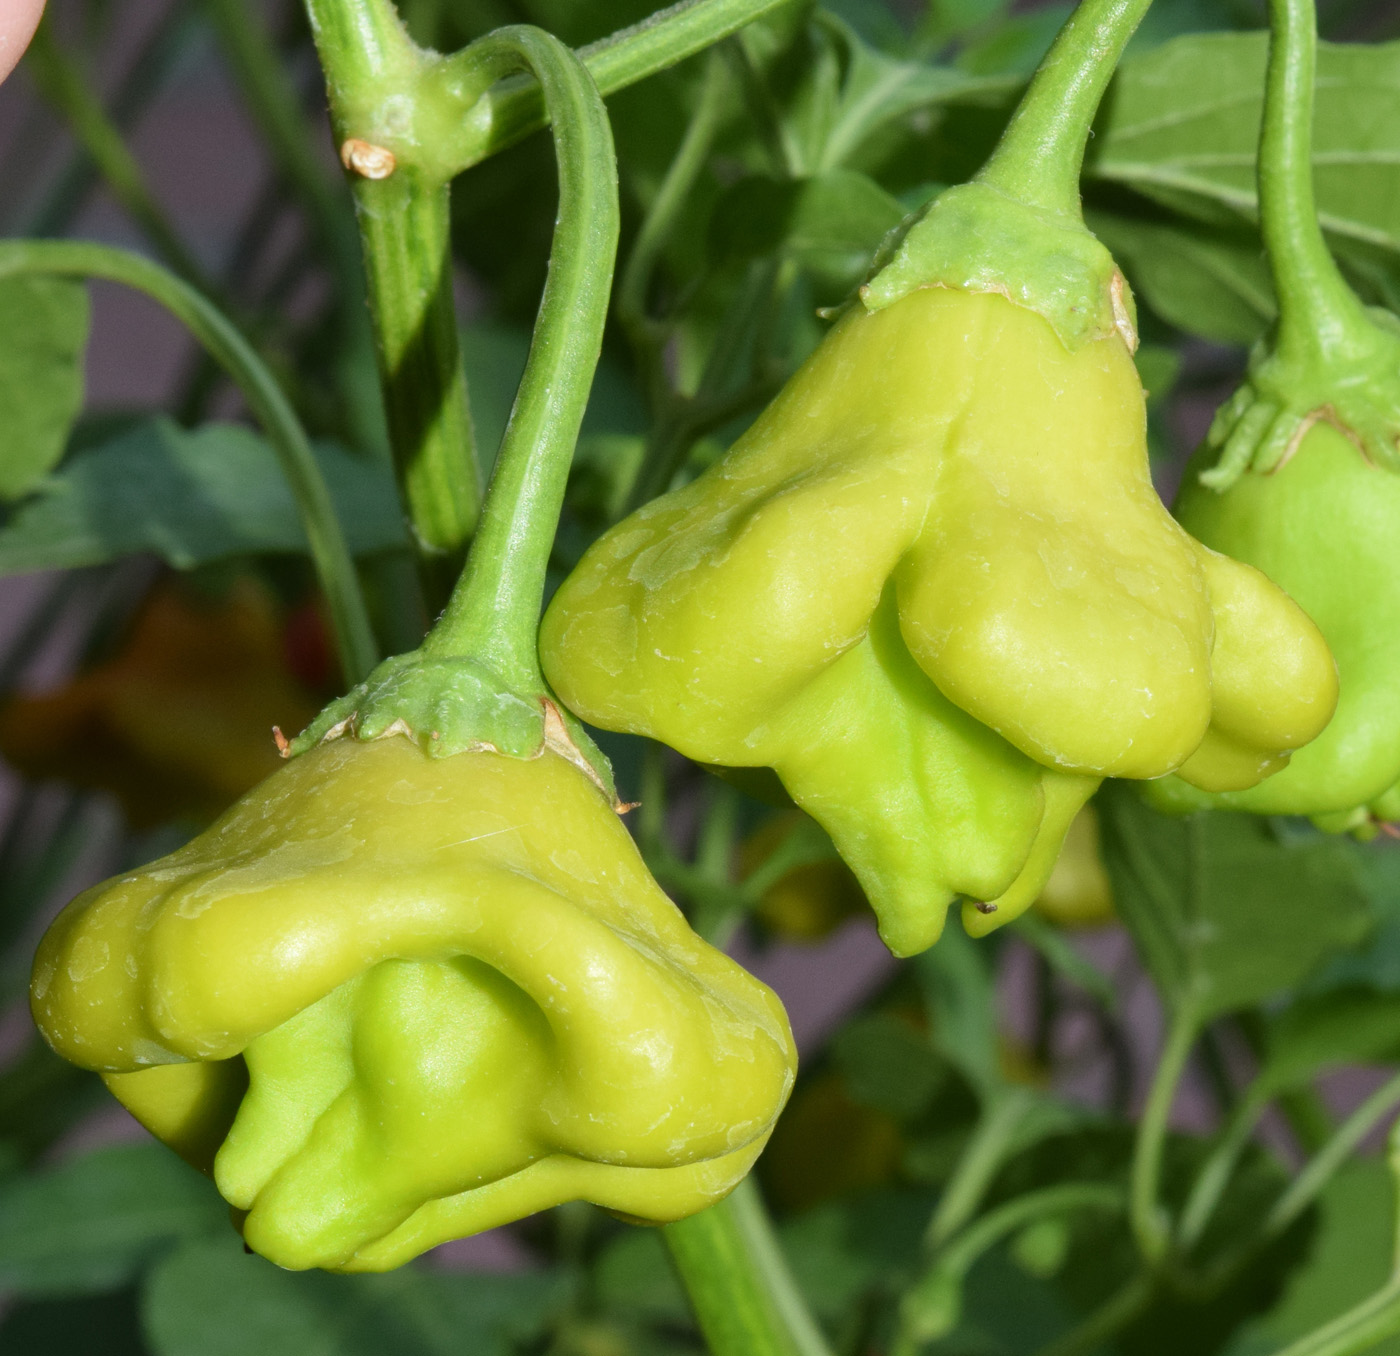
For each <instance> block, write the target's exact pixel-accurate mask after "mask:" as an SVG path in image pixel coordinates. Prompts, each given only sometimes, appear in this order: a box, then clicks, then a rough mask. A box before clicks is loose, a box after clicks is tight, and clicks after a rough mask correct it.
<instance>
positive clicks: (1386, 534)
mask: <svg viewBox="0 0 1400 1356" xmlns="http://www.w3.org/2000/svg"><path fill="white" fill-rule="evenodd" d="M1214 456H1215V453H1214V451H1213V449H1210V448H1202V450H1201V453H1200V454H1198V456H1197V457H1195V458H1194V459H1193V460H1192V463H1191V465H1190V466H1189V467H1188V469H1187V473H1186V478H1185V480H1184V481H1183V483H1182V490H1181V494H1180V496H1179V498H1178V500H1177V504H1176V513H1177V516H1178V517H1179V518H1180V520H1181V521H1182V522H1183V523H1184V524H1185V525H1186V526H1187V528H1188V529H1189V530H1190V531H1192V532H1194V533H1196V535H1198V536H1199V537H1200V538H1201V539H1202V540H1203V541H1207V542H1209V543H1210V544H1211V545H1212V546H1215V547H1217V548H1218V549H1219V550H1222V551H1228V552H1229V553H1230V554H1231V555H1233V556H1238V557H1239V558H1240V559H1242V560H1247V561H1249V562H1250V563H1251V564H1252V565H1255V566H1257V567H1258V568H1259V569H1261V570H1263V571H1264V573H1265V574H1267V575H1268V576H1269V578H1270V579H1273V580H1274V581H1275V582H1276V583H1278V584H1279V585H1280V586H1281V587H1282V588H1284V589H1286V590H1287V591H1288V593H1289V595H1290V596H1291V597H1292V598H1294V599H1295V600H1296V601H1297V602H1298V604H1299V605H1300V606H1301V607H1302V608H1303V609H1304V610H1305V611H1306V612H1307V613H1308V615H1309V616H1310V617H1311V618H1312V619H1313V620H1314V621H1315V622H1316V623H1317V625H1318V626H1319V627H1320V628H1321V630H1322V633H1323V635H1325V636H1326V637H1327V642H1328V644H1329V645H1330V646H1331V648H1332V653H1333V654H1334V655H1335V656H1336V660H1337V669H1338V672H1339V674H1340V678H1341V689H1340V694H1339V697H1338V701H1337V713H1336V715H1335V716H1334V717H1333V719H1332V722H1331V724H1329V725H1328V727H1327V728H1326V729H1325V730H1324V731H1323V732H1322V734H1321V735H1319V736H1318V738H1317V739H1315V740H1314V741H1313V742H1312V743H1311V744H1309V745H1308V746H1307V747H1306V748H1304V749H1300V750H1299V751H1298V752H1297V753H1296V754H1294V755H1293V758H1292V760H1291V761H1290V763H1289V765H1288V767H1287V768H1285V769H1284V770H1283V771H1282V772H1280V773H1278V774H1277V775H1276V776H1274V777H1270V778H1269V780H1268V781H1266V782H1264V783H1262V784H1261V785H1259V786H1256V787H1251V788H1248V789H1245V790H1240V791H1233V792H1231V793H1229V794H1226V795H1220V796H1215V797H1209V798H1207V797H1203V796H1202V795H1201V794H1200V793H1199V792H1198V791H1197V790H1196V789H1195V788H1193V787H1190V786H1184V785H1182V784H1181V783H1180V782H1179V781H1177V780H1176V779H1171V780H1169V781H1167V782H1164V783H1162V784H1161V785H1159V786H1157V787H1154V788H1153V799H1154V800H1155V801H1156V802H1157V803H1158V804H1161V805H1163V806H1166V807H1168V808H1182V809H1194V808H1197V807H1198V806H1199V805H1201V804H1205V803H1211V804H1219V805H1221V806H1223V807H1226V808H1230V809H1239V810H1253V811H1255V812H1256V813H1259V814H1305V815H1312V816H1314V817H1316V818H1317V819H1318V820H1319V822H1321V823H1322V824H1323V825H1324V826H1325V827H1328V828H1338V829H1341V828H1361V829H1363V830H1364V828H1365V826H1366V824H1367V823H1368V822H1369V821H1370V820H1371V818H1372V817H1374V818H1377V819H1382V820H1386V819H1396V818H1400V786H1397V782H1398V781H1400V682H1397V681H1396V675H1397V673H1400V588H1397V587H1396V578H1395V543H1396V540H1397V534H1400V476H1397V475H1396V474H1395V472H1393V471H1391V470H1388V469H1385V468H1383V467H1380V466H1377V465H1375V464H1374V463H1372V462H1371V461H1368V460H1367V459H1366V457H1365V456H1363V455H1362V453H1361V451H1360V450H1359V449H1358V448H1357V447H1356V446H1355V445H1354V444H1353V443H1352V442H1351V441H1350V440H1349V439H1348V438H1347V437H1346V436H1344V435H1343V434H1342V433H1341V432H1339V431H1338V430H1337V429H1336V428H1334V427H1332V425H1330V424H1326V423H1321V422H1319V423H1315V424H1313V425H1312V427H1311V428H1310V429H1308V431H1307V432H1306V434H1304V436H1303V437H1302V439H1301V441H1300V442H1299V444H1298V448H1297V451H1296V452H1294V453H1293V455H1292V456H1290V457H1289V458H1288V460H1287V461H1286V462H1285V463H1284V464H1283V465H1281V466H1279V467H1278V468H1277V469H1275V470H1272V471H1270V472H1267V473H1261V472H1259V471H1253V470H1251V471H1247V472H1245V473H1244V474H1243V475H1242V476H1240V477H1239V479H1238V480H1236V481H1235V482H1234V483H1233V484H1232V485H1230V486H1229V488H1227V489H1226V490H1225V491H1224V492H1223V493H1217V492H1216V491H1215V490H1213V489H1211V488H1209V487H1208V486H1206V485H1203V484H1202V483H1201V482H1200V479H1199V472H1200V471H1201V470H1202V469H1204V468H1205V467H1206V466H1208V465H1209V464H1210V463H1211V462H1212V461H1213V460H1214Z"/></svg>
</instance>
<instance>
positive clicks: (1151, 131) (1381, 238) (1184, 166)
mask: <svg viewBox="0 0 1400 1356" xmlns="http://www.w3.org/2000/svg"><path fill="white" fill-rule="evenodd" d="M1266 46H1267V38H1266V35H1265V34H1263V33H1210V34H1193V35H1191V36H1188V37H1182V38H1177V39H1175V40H1174V41H1172V42H1168V43H1164V44H1163V45H1162V46H1161V47H1158V48H1156V49H1154V50H1152V51H1150V52H1148V53H1146V54H1145V55H1143V56H1140V57H1133V58H1131V59H1129V60H1128V61H1125V62H1124V63H1123V65H1122V67H1121V68H1120V69H1119V73H1118V77H1117V79H1116V80H1115V82H1114V85H1113V88H1112V91H1111V92H1110V95H1109V98H1108V101H1107V102H1106V104H1105V109H1104V113H1103V116H1102V117H1101V119H1100V122H1099V125H1098V127H1097V129H1096V133H1097V134H1096V136H1095V138H1094V140H1093V141H1092V142H1091V144H1090V158H1089V160H1088V162H1087V163H1086V166H1085V172H1086V173H1087V174H1090V175H1092V176H1095V177H1097V178H1100V179H1109V180H1113V181H1115V182H1117V183H1121V184H1127V185H1129V186H1130V187H1132V188H1135V189H1137V190H1138V191H1139V192H1142V193H1146V194H1148V195H1149V196H1152V197H1156V198H1158V199H1159V200H1161V201H1164V202H1167V203H1168V204H1169V205H1172V206H1174V207H1176V208H1177V209H1178V210H1185V211H1188V212H1195V213H1197V214H1198V215H1202V216H1205V217H1207V218H1209V217H1210V215H1211V213H1212V211H1213V210H1218V209H1219V208H1221V207H1224V208H1226V209H1228V210H1230V211H1231V212H1234V213H1238V214H1241V215H1243V216H1245V217H1249V218H1252V217H1253V215H1254V212H1255V205H1256V193H1255V182H1254V155H1255V149H1256V143H1257V142H1258V139H1259V120H1260V110H1261V108H1262V104H1263V88H1264V61H1265V51H1266ZM1313 167H1314V176H1315V179H1316V186H1317V199H1318V209H1319V212H1320V215H1321V217H1322V222H1323V225H1324V226H1325V227H1326V228H1327V230H1328V231H1330V232H1333V233H1334V234H1336V235H1337V236H1340V237H1344V238H1351V239H1354V240H1361V241H1368V242H1370V243H1372V244H1376V245H1382V246H1385V247H1387V248H1389V249H1400V43H1393V42H1392V43H1379V44H1375V45H1369V44H1368V45H1343V44H1333V43H1321V44H1320V45H1319V48H1318V61H1317V104H1316V112H1315V115H1314V119H1313Z"/></svg>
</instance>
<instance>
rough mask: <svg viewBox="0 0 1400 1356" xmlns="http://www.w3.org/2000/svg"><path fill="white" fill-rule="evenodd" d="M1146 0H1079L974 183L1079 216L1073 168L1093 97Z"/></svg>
mask: <svg viewBox="0 0 1400 1356" xmlns="http://www.w3.org/2000/svg"><path fill="white" fill-rule="evenodd" d="M1150 3H1151V0H1080V4H1079V7H1078V8H1077V9H1076V10H1075V11H1074V13H1073V14H1071V15H1070V17H1069V19H1068V20H1067V22H1066V23H1065V26H1064V27H1063V28H1062V29H1061V30H1060V33H1059V36H1058V37H1056V39H1055V41H1054V44H1053V45H1052V46H1051V48H1050V50H1049V52H1047V53H1046V55H1045V59H1044V60H1043V61H1042V62H1041V63H1040V66H1039V68H1038V69H1037V70H1036V73H1035V75H1034V76H1033V77H1032V79H1031V83H1030V87H1029V88H1028V89H1027V90H1026V93H1025V95H1024V96H1023V97H1022V99H1021V102H1020V104H1019V105H1018V106H1017V108H1016V112H1015V113H1014V114H1012V117H1011V122H1010V123H1009V124H1008V126H1007V128H1006V131H1005V132H1004V133H1003V134H1002V138H1001V141H1000V142H999V143H998V144H997V148H996V150H995V151H993V152H992V155H991V158H990V159H989V160H988V161H987V163H986V164H985V165H984V166H983V167H982V170H981V172H980V173H979V174H978V175H977V182H979V183H984V184H987V185H988V186H989V187H991V188H995V189H997V190H998V191H1000V192H1002V193H1005V194H1006V195H1007V196H1008V197H1012V198H1016V199H1018V200H1019V201H1021V202H1024V203H1027V204H1028V205H1030V206H1033V207H1039V208H1042V209H1044V210H1046V211H1050V212H1057V213H1063V214H1065V215H1067V216H1074V217H1078V216H1079V214H1080V207H1079V174H1080V170H1081V169H1082V168H1083V164H1084V146H1085V143H1086V142H1087V141H1088V139H1089V132H1090V129H1091V128H1092V126H1093V122H1094V116H1095V114H1096V113H1097V112H1098V107H1099V101H1100V100H1101V99H1102V98H1103V94H1104V91H1105V90H1106V89H1107V88H1108V82H1109V81H1110V80H1111V79H1112V78H1113V72H1114V70H1115V69H1116V68H1117V65H1118V60H1119V58H1120V57H1121V56H1122V55H1123V49H1124V48H1125V47H1126V46H1127V45H1128V39H1129V38H1131V37H1132V36H1133V33H1134V32H1135V31H1136V30H1137V26H1138V24H1139V23H1141V22H1142V16H1143V15H1144V14H1146V13H1147V7H1148V5H1149V4H1150Z"/></svg>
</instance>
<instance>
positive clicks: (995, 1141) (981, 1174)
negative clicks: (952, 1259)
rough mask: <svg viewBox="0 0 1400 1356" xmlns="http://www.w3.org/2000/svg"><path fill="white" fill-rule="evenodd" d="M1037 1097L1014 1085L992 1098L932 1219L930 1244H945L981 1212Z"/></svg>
mask: <svg viewBox="0 0 1400 1356" xmlns="http://www.w3.org/2000/svg"><path fill="white" fill-rule="evenodd" d="M1034 1099H1035V1095H1034V1094H1033V1093H1032V1092H1030V1091H1028V1090H1027V1089H1025V1088H1014V1087H1009V1088H1003V1089H1001V1090H999V1091H997V1092H995V1093H993V1094H992V1095H991V1097H990V1098H989V1099H988V1101H987V1103H986V1104H985V1105H984V1107H983V1110H982V1116H981V1118H980V1119H979V1120H978V1122H977V1127H976V1129H974V1130H973V1132H972V1138H971V1139H970V1140H969V1141H968V1145H967V1147H966V1148H965V1149H964V1150H963V1152H962V1155H961V1157H960V1158H959V1159H958V1163H957V1166H956V1167H955V1168H954V1169H953V1175H952V1177H951V1179H950V1180H949V1182H948V1185H947V1186H946V1187H945V1188H944V1190H943V1195H942V1196H941V1197H940V1199H939V1202H938V1206H937V1209H935V1210H934V1212H933V1218H932V1219H931V1220H930V1221H929V1226H928V1233H927V1235H926V1242H927V1244H928V1246H930V1247H933V1248H938V1247H941V1246H942V1245H943V1244H944V1243H946V1242H947V1241H948V1240H949V1239H950V1238H952V1236H953V1235H954V1234H955V1233H957V1232H958V1230H959V1229H961V1228H962V1227H963V1226H964V1225H965V1224H966V1223H967V1222H968V1220H970V1219H971V1218H972V1217H973V1215H975V1214H976V1213H977V1207H978V1206H979V1205H980V1204H981V1202H982V1198H983V1196H984V1195H985V1194H986V1192H987V1188H988V1187H989V1186H990V1185H991V1184H992V1179H993V1178H994V1177H995V1176H996V1174H997V1172H998V1170H999V1169H1000V1168H1001V1165H1002V1164H1003V1163H1004V1162H1005V1161H1006V1156H1007V1153H1008V1152H1009V1151H1010V1149H1011V1146H1012V1144H1013V1143H1014V1141H1015V1136H1016V1131H1017V1130H1018V1129H1019V1128H1020V1126H1021V1122H1022V1121H1023V1120H1024V1119H1025V1117H1026V1114H1027V1112H1029V1111H1030V1109H1031V1105H1032V1103H1033V1101H1034Z"/></svg>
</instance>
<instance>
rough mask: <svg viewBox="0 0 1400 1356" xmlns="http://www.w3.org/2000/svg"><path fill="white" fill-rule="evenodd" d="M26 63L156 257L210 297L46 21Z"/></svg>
mask: <svg viewBox="0 0 1400 1356" xmlns="http://www.w3.org/2000/svg"><path fill="white" fill-rule="evenodd" d="M26 61H27V63H28V68H29V71H30V74H31V75H33V77H34V81H35V84H37V85H38V87H39V90H40V92H41V93H42V94H43V95H44V97H45V98H46V99H47V100H48V101H49V102H50V103H51V104H52V105H53V106H54V108H56V109H57V110H58V112H59V113H61V114H62V115H63V117H64V118H65V119H66V120H67V122H68V125H69V127H70V128H71V129H72V132H73V135H74V136H75V137H76V138H77V140H78V142H79V144H80V145H81V146H82V148H83V149H84V150H85V151H86V152H87V153H88V155H89V156H90V157H91V158H92V162H93V164H95V165H96V166H97V170H98V173H99V174H101V176H102V178H103V179H104V180H105V181H106V184H107V187H108V188H109V189H111V191H112V196H113V197H114V198H116V200H117V201H118V202H119V203H120V204H121V205H122V208H123V209H124V210H125V211H126V213H127V215H128V216H130V217H131V219H132V220H133V221H134V222H135V223H136V225H137V226H138V227H139V229H140V230H141V233H142V234H143V235H144V236H145V237H146V239H147V240H149V241H150V243H151V246H152V247H153V248H154V249H155V251H156V253H157V254H159V255H160V256H161V258H162V259H164V260H165V262H166V263H167V264H169V266H170V267H171V268H173V269H174V270H175V272H176V273H178V274H180V276H181V277H183V278H185V279H187V280H188V281H189V282H191V283H193V284H194V285H195V286H196V287H198V288H200V290H201V291H204V292H211V291H212V290H213V288H212V287H211V285H210V282H209V279H208V278H207V277H206V276H205V273H204V270H203V268H201V267H200V264H199V261H198V260H197V259H195V257H194V255H192V254H191V253H190V252H189V250H188V249H187V248H186V246H185V242H184V241H183V240H182V239H181V238H180V233H179V232H178V231H177V230H176V229H175V227H174V225H173V224H172V223H171V221H170V218H169V217H167V216H166V214H165V211H164V209H163V208H162V207H161V205H160V204H159V203H158V202H157V201H156V198H155V195H154V194H153V193H152V192H151V188H150V185H149V184H148V183H147V182H146V175H145V173H144V171H143V170H142V169H141V166H140V164H139V163H138V161H137V159H136V157H135V156H134V155H132V153H131V151H130V150H129V149H128V147H127V144H126V142H125V140H123V138H122V134H121V132H120V131H119V130H118V128H117V126H116V124H115V123H114V122H113V121H112V119H111V118H109V117H108V116H107V111H106V109H104V108H103V107H102V104H101V102H100V101H99V100H98V98H97V96H96V95H95V94H94V93H93V88H92V81H91V79H90V78H88V77H87V76H86V75H85V74H84V73H83V72H82V71H80V70H79V69H78V68H77V66H76V65H75V64H74V63H73V61H72V60H70V59H69V57H68V54H67V53H66V52H64V50H63V48H62V46H61V45H60V44H59V42H58V41H57V40H56V39H55V38H54V35H53V27H52V24H51V21H50V20H49V19H48V18H47V17H45V18H44V19H43V20H42V21H41V22H40V24H39V28H38V30H37V31H36V32H35V34H34V40H33V41H32V42H31V43H30V45H29V51H28V52H27V53H26Z"/></svg>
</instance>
